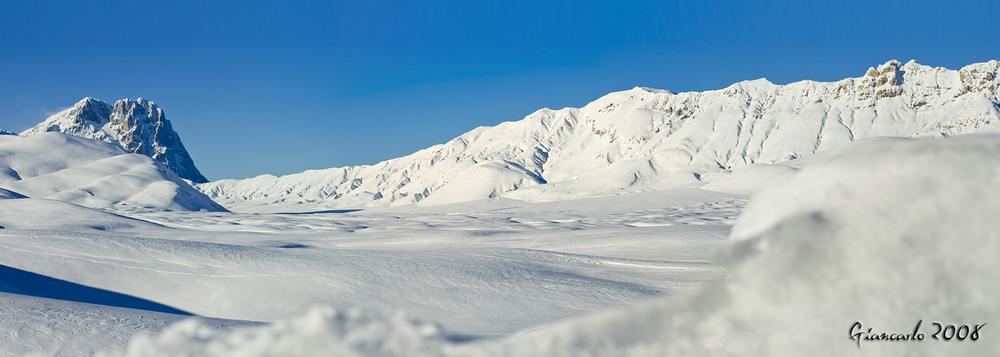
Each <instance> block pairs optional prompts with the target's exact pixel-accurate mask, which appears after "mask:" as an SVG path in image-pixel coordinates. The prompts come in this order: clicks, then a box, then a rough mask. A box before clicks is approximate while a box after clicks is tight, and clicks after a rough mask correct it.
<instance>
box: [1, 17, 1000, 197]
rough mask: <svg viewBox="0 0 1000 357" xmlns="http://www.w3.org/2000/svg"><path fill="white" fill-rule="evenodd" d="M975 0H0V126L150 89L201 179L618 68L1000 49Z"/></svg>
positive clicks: (618, 74)
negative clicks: (59, 0) (84, 101)
mask: <svg viewBox="0 0 1000 357" xmlns="http://www.w3.org/2000/svg"><path fill="white" fill-rule="evenodd" d="M994 2H995V1H990V0H983V1H964V2H957V3H953V2H948V1H940V2H937V1H935V2H926V1H887V2H869V1H824V2H813V1H779V2H769V3H763V2H756V1H643V0H638V1H621V2H619V1H600V2H595V1H548V2H545V1H499V2H487V1H454V2H436V1H409V2H394V1H321V2H314V3H311V2H305V1H299V2H292V1H281V2H278V1H276V2H257V1H232V2H213V1H156V2H152V1H150V2H146V1H104V2H101V1H98V2H71V1H64V2H63V3H59V4H42V3H41V2H36V1H5V2H2V3H0V128H6V129H8V130H13V131H21V130H24V129H27V128H29V127H31V126H33V125H34V124H36V123H38V122H40V121H42V120H43V119H45V117H46V116H47V114H51V113H54V112H56V111H58V110H60V109H63V108H66V107H69V106H70V105H72V104H73V103H75V102H76V101H78V100H79V99H81V98H83V97H86V96H92V97H97V98H101V99H104V100H106V101H109V102H113V101H114V100H116V99H120V98H124V97H131V98H135V97H140V96H141V97H145V98H147V99H151V100H153V101H155V102H157V103H158V104H160V105H161V107H163V109H164V111H165V112H166V114H167V118H168V119H170V120H171V122H172V123H173V125H174V128H175V129H176V130H177V131H178V132H179V133H180V134H181V138H182V139H183V141H184V144H185V146H186V147H187V149H188V151H189V152H190V153H191V155H192V156H193V158H194V160H195V163H196V164H197V165H198V167H199V169H201V171H202V172H203V173H204V174H205V175H206V176H208V178H209V179H213V180H214V179H221V178H244V177H250V176H255V175H258V174H263V173H274V174H286V173H293V172H299V171H303V170H306V169H316V168H327V167H334V166H344V165H356V164H373V163H376V162H378V161H381V160H385V159H390V158H394V157H399V156H403V155H406V154H409V153H411V152H413V151H416V150H418V149H421V148H425V147H428V146H431V145H433V144H438V143H443V142H445V141H447V140H449V139H451V138H453V137H455V136H457V135H459V134H461V133H463V132H465V131H468V130H471V129H473V128H475V127H476V126H480V125H495V124H498V123H500V122H503V121H509V120H519V119H521V118H523V117H524V116H526V115H528V114H530V113H531V112H533V111H535V110H536V109H539V108H542V107H550V108H562V107H566V106H573V107H579V106H583V105H585V104H587V103H588V102H590V101H592V100H594V99H596V98H598V97H600V96H601V95H603V94H606V93H608V92H612V91H618V90H624V89H629V88H632V87H634V86H648V87H655V88H662V89H670V90H673V91H675V92H680V91H690V90H707V89H718V88H722V87H725V86H727V85H729V84H731V83H733V82H737V81H740V80H747V79H756V78H761V77H766V78H768V79H770V80H771V81H772V82H775V83H789V82H794V81H798V80H802V79H812V80H820V81H833V80H838V79H841V78H845V77H849V76H852V77H856V76H861V75H862V74H863V73H864V72H865V70H866V69H867V68H868V67H869V66H875V65H878V64H881V63H883V62H885V61H887V60H890V59H899V60H901V61H904V62H905V61H907V60H909V59H911V58H912V59H916V60H917V61H918V62H920V63H923V64H927V65H932V66H943V67H948V68H959V67H961V66H963V65H966V64H969V63H973V62H981V61H986V60H990V59H1000V28H998V25H1000V20H997V19H996V18H997V17H1000V5H995V4H994Z"/></svg>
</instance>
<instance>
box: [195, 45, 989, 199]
mask: <svg viewBox="0 0 1000 357" xmlns="http://www.w3.org/2000/svg"><path fill="white" fill-rule="evenodd" d="M998 69H1000V62H997V61H990V62H985V63H977V64H972V65H969V66H966V67H964V68H962V69H960V70H948V69H945V68H932V67H928V66H923V65H920V64H917V63H916V62H913V61H910V62H909V63H906V64H901V63H899V62H897V61H889V62H887V63H885V64H883V65H881V66H878V68H870V69H869V70H868V72H867V73H865V75H864V76H862V77H858V78H848V79H844V80H841V81H838V82H831V83H821V82H813V81H802V82H796V83H791V84H788V85H775V84H772V83H770V82H768V81H767V80H765V79H759V80H754V81H745V82H739V83H736V84H733V85H732V86H729V87H728V88H725V89H721V90H714V91H706V92H687V93H679V94H674V93H671V92H669V91H661V90H652V89H648V88H635V89H632V90H627V91H623V92H617V93H611V94H608V95H606V96H604V97H602V98H600V99H598V100H596V101H594V102H592V103H590V104H588V105H586V106H584V107H582V108H565V109H561V110H550V109H543V110H539V111H537V112H535V113H533V114H531V115H529V116H528V117H526V118H524V119H523V120H521V121H516V122H506V123H502V124H500V125H497V126H494V127H480V128H477V129H475V130H472V131H470V132H468V133H465V134H463V135H461V136H459V137H458V138H455V139H454V140H452V141H449V142H448V143H445V144H442V145H436V146H433V147H430V148H428V149H425V150H421V151H418V152H416V153H414V154H412V155H409V156H406V157H401V158H397V159H392V160H388V161H384V162H380V163H378V164H375V165H371V166H356V167H343V168H331V169H326V170H310V171H306V172H303V173H298V174H292V175H286V176H281V177H275V176H272V175H262V176H258V177H254V178H249V179H245V180H220V181H216V182H211V183H207V184H201V185H198V186H197V188H198V189H200V190H202V191H203V192H205V193H206V194H208V195H209V197H211V198H212V199H214V200H216V201H217V202H219V203H221V204H222V205H223V206H226V207H229V208H233V209H238V210H244V211H247V210H250V211H267V210H321V209H330V208H357V207H368V206H385V205H399V204H408V203H418V204H421V205H437V204H446V203H453V202H462V201H471V200H478V199H484V198H499V197H507V198H513V199H519V200H529V201H554V200H560V199H566V198H573V197H581V196H600V195H610V194H618V193H621V192H641V191H648V190H655V189H665V188H678V187H690V186H697V185H702V184H705V183H706V182H709V183H710V182H711V181H713V180H714V179H715V178H721V177H726V174H727V173H729V172H730V170H740V169H741V168H742V167H745V166H747V165H750V164H755V163H762V164H781V163H783V162H787V161H788V160H791V159H795V158H802V157H806V156H809V155H812V154H815V153H818V152H825V151H829V150H831V149H834V148H837V147H840V146H843V145H845V144H847V143H850V142H853V141H856V140H860V139H864V138H869V137H887V136H895V137H920V136H932V137H941V136H953V135H958V134H962V133H969V132H997V131H998V130H1000V112H998V107H1000V106H998V102H1000V101H998V99H997V87H998V85H1000V76H998V73H997V72H998ZM757 174H762V175H764V176H767V174H764V173H763V172H757ZM718 188H719V189H728V188H731V189H733V190H735V191H734V192H744V193H745V192H747V190H750V189H752V188H753V187H743V186H739V185H736V186H733V183H730V184H728V185H720V186H719V187H718Z"/></svg>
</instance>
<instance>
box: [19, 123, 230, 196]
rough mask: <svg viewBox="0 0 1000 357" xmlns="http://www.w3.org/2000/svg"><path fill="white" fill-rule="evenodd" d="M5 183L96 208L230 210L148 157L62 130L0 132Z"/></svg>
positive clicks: (22, 192) (22, 193)
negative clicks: (20, 132)
mask: <svg viewBox="0 0 1000 357" xmlns="http://www.w3.org/2000/svg"><path fill="white" fill-rule="evenodd" d="M0 189H2V190H3V191H4V192H10V194H4V195H3V196H7V197H11V198H12V197H31V198H47V199H52V200H58V201H65V202H69V203H74V204H78V205H81V206H86V207H91V208H105V209H106V208H114V209H169V210H183V211H199V210H208V211H225V208H222V207H221V206H219V205H218V204H216V203H215V202H213V201H212V200H211V199H209V198H208V197H206V196H205V195H204V194H202V193H201V192H198V191H197V190H195V189H194V188H192V187H191V186H190V185H189V184H188V183H187V182H186V181H185V180H184V179H182V178H181V177H179V176H177V174H175V173H174V172H173V171H172V170H170V169H169V168H167V167H165V166H164V165H163V164H161V163H159V162H156V161H153V160H152V159H150V158H149V157H146V156H143V155H138V154H129V153H126V152H125V151H124V150H122V148H121V147H119V146H117V145H116V144H109V143H106V142H101V141H96V140H90V139H85V138H81V137H77V136H70V135H65V134H61V133H41V134H38V135H33V136H15V135H3V136H0Z"/></svg>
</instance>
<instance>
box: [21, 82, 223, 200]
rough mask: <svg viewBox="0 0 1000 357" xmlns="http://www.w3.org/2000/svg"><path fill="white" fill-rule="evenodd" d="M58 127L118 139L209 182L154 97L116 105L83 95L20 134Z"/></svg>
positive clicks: (185, 174)
mask: <svg viewBox="0 0 1000 357" xmlns="http://www.w3.org/2000/svg"><path fill="white" fill-rule="evenodd" d="M50 131H57V132H62V133H66V134H70V135H75V136H81V137H85V138H90V139H96V140H101V141H106V142H109V143H117V144H119V145H121V147H122V148H124V149H125V150H126V151H128V152H132V153H136V154H141V155H146V156H149V157H151V158H153V160H156V161H157V162H160V163H162V164H164V165H165V166H167V167H169V168H170V169H171V170H173V171H174V172H176V173H177V175H179V176H180V177H183V178H185V179H188V180H191V181H193V182H208V179H206V178H205V176H202V174H201V172H199V171H198V168H197V167H195V166H194V161H193V160H191V156H190V155H188V152H187V150H185V149H184V144H182V143H181V138H180V136H178V135H177V132H175V131H174V129H173V127H171V125H170V121H168V120H167V118H166V116H165V115H164V114H163V110H162V109H160V107H158V106H157V105H156V103H153V102H151V101H148V100H145V99H143V98H139V99H136V100H132V99H122V100H119V101H117V102H115V104H114V106H111V105H109V104H108V103H105V102H104V101H101V100H98V99H94V98H90V97H88V98H84V99H83V100H81V101H79V102H77V103H76V105H74V106H73V107H72V108H69V109H66V110H63V111H61V112H59V113H57V114H55V115H53V116H51V117H49V118H48V119H46V120H45V121H44V122H42V123H41V124H38V125H36V126H35V127H33V128H31V129H28V130H26V131H24V132H22V133H21V135H36V134H39V133H44V132H50Z"/></svg>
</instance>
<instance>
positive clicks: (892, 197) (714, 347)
mask: <svg viewBox="0 0 1000 357" xmlns="http://www.w3.org/2000/svg"><path fill="white" fill-rule="evenodd" d="M998 173H1000V137H998V136H993V135H988V136H987V135H982V136H963V137H958V138H950V139H915V140H901V139H900V140H881V141H872V142H868V143H862V144H859V145H857V146H854V147H851V148H849V149H846V150H843V151H842V152H840V153H837V154H836V155H832V156H831V157H830V158H827V159H824V160H820V161H817V162H814V163H812V164H810V165H807V167H805V168H804V169H803V170H801V171H799V172H797V173H795V174H793V175H792V176H791V177H790V178H788V180H787V181H785V182H783V183H782V184H780V185H776V186H772V187H770V188H768V189H765V190H764V191H762V192H761V193H760V194H758V195H756V196H755V197H754V198H753V200H751V202H750V203H749V205H748V206H747V208H746V210H745V212H744V213H743V214H742V215H741V216H740V218H739V220H738V223H737V225H736V227H735V228H734V229H733V231H732V234H731V237H730V239H731V244H730V246H729V248H728V249H727V250H726V251H727V252H728V253H727V254H726V256H725V258H724V259H725V261H726V264H727V266H728V268H729V272H728V274H727V275H725V276H724V277H723V278H722V279H720V280H717V281H715V282H712V283H708V284H706V285H702V286H699V287H698V288H696V289H693V290H690V291H687V292H685V293H682V294H679V295H675V296H669V297H665V298H660V299H656V300H652V301H649V302H644V303H639V304H635V305H632V306H628V307H625V308H620V309H616V310H609V311H605V312H602V313H598V314H595V315H591V316H586V317H582V318H578V319H575V320H571V321H567V322H564V323H561V324H557V325H553V326H549V327H546V328H542V329H538V330H534V331H528V332H526V333H523V334H521V335H516V336H512V337H508V338H505V339H501V340H495V341H489V342H485V343H483V342H474V343H457V344H456V343H452V342H449V341H447V340H446V338H445V337H443V336H442V334H441V333H440V332H438V330H436V329H435V328H433V327H430V326H429V325H426V324H420V323H414V322H410V321H408V320H405V319H400V318H395V319H386V318H375V319H373V318H371V317H367V316H363V315H358V314H352V313H340V312H336V311H334V310H329V309H326V310H316V311H314V312H312V313H309V314H306V315H305V316H304V317H301V318H297V319H290V320H287V321H284V322H280V323H276V324H274V325H271V326H267V327H260V328H256V329H253V330H236V331H232V332H218V331H213V330H210V329H208V328H207V327H206V326H204V325H203V324H200V323H197V322H188V323H184V324H180V325H176V326H174V327H172V328H169V329H167V330H166V331H165V332H164V333H162V334H160V335H158V336H155V337H141V338H137V339H135V340H133V342H132V343H131V345H130V346H129V347H128V349H127V353H128V354H129V355H133V356H152V355H161V354H164V353H165V354H177V353H188V354H195V355H218V356H234V355H258V356H270V355H274V356H278V355H282V356H293V355H310V354H314V353H327V352H333V351H336V352H339V353H343V354H344V355H386V356H399V355H409V356H419V355H452V356H497V355H500V356H537V355H545V356H619V355H620V356H746V355H753V356H844V355H871V356H882V355H908V356H939V355H978V356H986V355H997V354H998V353H1000V343H997V341H996V340H995V339H992V338H989V337H980V339H979V340H978V341H943V340H933V339H931V337H930V335H931V334H933V333H934V329H933V328H931V327H930V324H931V323H932V322H940V323H943V324H959V325H961V324H981V323H995V321H996V320H997V319H998V318H1000V308H998V307H997V305H996V304H995V303H994V302H995V297H996V296H998V294H1000V273H998V271H997V270H996V269H995V261H996V257H997V256H998V255H1000V233H998V232H1000V226H998V223H997V221H996V217H997V216H998V215H1000V200H997V199H996V198H997V197H1000V175H998ZM920 320H923V321H924V323H923V330H922V331H921V332H922V333H924V334H926V337H925V339H924V340H922V341H893V342H889V341H876V342H870V341H861V343H860V347H859V346H858V345H857V344H856V343H855V341H852V340H851V339H850V338H849V329H850V327H851V326H852V324H853V323H854V322H855V321H860V322H863V323H864V324H865V326H869V327H874V328H875V332H876V333H878V332H889V333H909V332H911V331H912V330H913V327H914V326H915V325H916V323H917V321H920ZM989 326H991V325H988V326H986V328H987V329H988V328H990V327H989ZM984 331H992V330H984ZM985 334H986V332H984V335H983V336H986V335H985ZM335 354H336V353H335Z"/></svg>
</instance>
